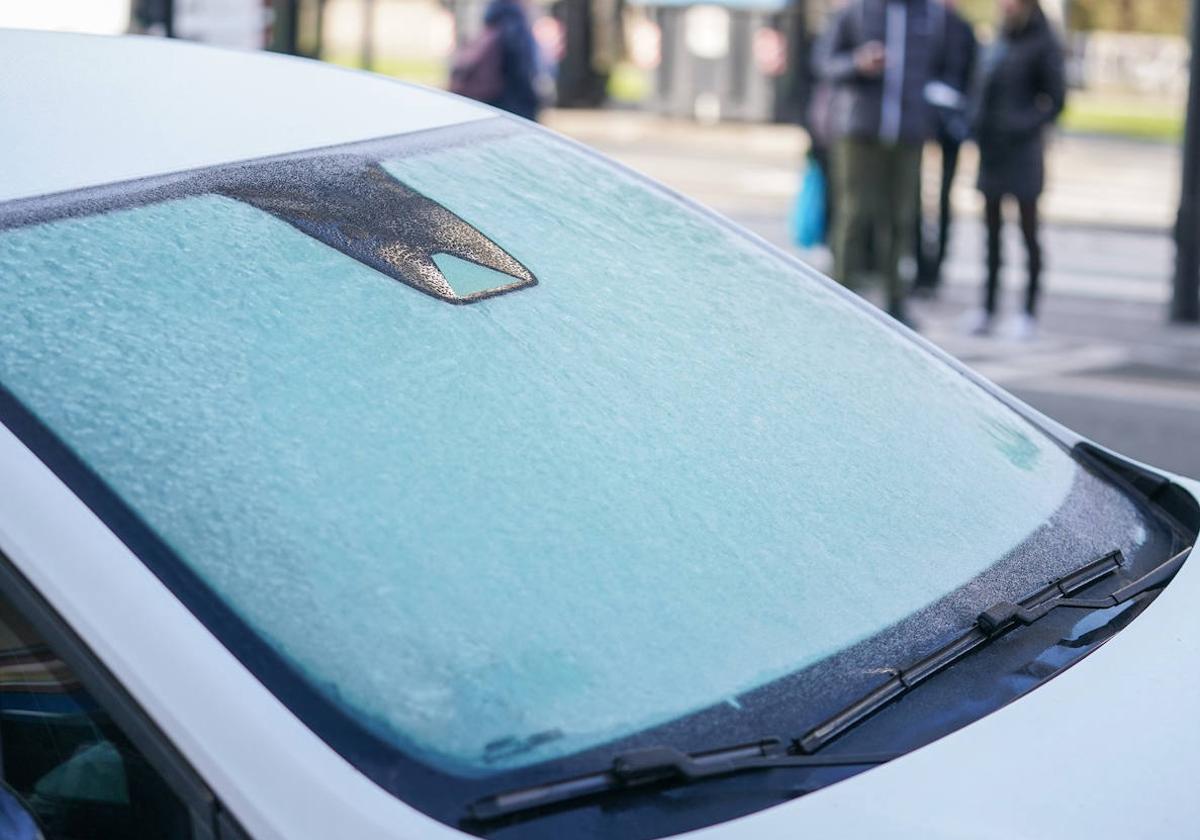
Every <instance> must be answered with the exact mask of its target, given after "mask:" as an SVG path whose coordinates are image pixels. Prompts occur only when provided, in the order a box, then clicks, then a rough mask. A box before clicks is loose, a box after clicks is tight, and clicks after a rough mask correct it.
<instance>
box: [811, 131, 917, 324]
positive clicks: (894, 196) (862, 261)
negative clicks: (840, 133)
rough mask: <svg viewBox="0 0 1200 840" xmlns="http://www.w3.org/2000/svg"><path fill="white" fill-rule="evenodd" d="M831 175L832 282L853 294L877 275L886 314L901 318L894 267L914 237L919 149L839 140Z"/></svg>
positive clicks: (902, 281) (903, 288) (901, 289)
mask: <svg viewBox="0 0 1200 840" xmlns="http://www.w3.org/2000/svg"><path fill="white" fill-rule="evenodd" d="M833 172H834V179H833V180H834V189H835V190H836V198H835V201H834V207H835V208H837V209H836V211H835V218H834V223H833V241H832V246H833V272H834V278H835V279H836V280H837V281H838V282H839V283H841V284H842V285H844V286H846V287H848V288H851V289H858V288H860V287H861V285H862V282H863V278H864V275H865V274H866V273H867V272H868V271H870V270H871V269H873V268H874V269H876V270H878V271H879V273H880V274H881V275H882V276H883V280H884V292H885V294H886V297H887V308H888V312H890V313H891V314H892V315H894V316H896V317H903V316H904V300H905V297H906V295H907V281H906V278H903V277H901V274H900V266H901V261H902V260H903V259H904V257H906V256H907V257H912V256H913V248H914V245H915V243H916V238H917V196H918V190H919V189H920V177H921V144H919V143H896V144H887V143H881V142H879V141H876V140H863V139H859V138H853V137H848V138H844V139H842V140H840V141H839V142H838V144H837V146H836V147H835V148H834V150H833ZM871 255H874V258H875V259H874V260H873V262H874V265H872V264H871V262H872V260H871V259H870V256H871Z"/></svg>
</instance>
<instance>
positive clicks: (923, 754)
mask: <svg viewBox="0 0 1200 840" xmlns="http://www.w3.org/2000/svg"><path fill="white" fill-rule="evenodd" d="M1176 480H1177V482H1178V483H1179V484H1180V485H1181V486H1183V487H1184V488H1185V489H1187V490H1188V492H1190V493H1191V494H1192V495H1193V496H1196V497H1197V498H1200V482H1196V481H1190V480H1186V479H1176ZM1197 601H1200V565H1198V564H1197V563H1194V562H1193V563H1185V564H1184V566H1183V568H1182V569H1181V570H1180V572H1179V573H1178V574H1177V575H1176V576H1175V579H1174V580H1173V581H1172V583H1171V585H1170V586H1168V587H1167V588H1166V589H1164V590H1163V592H1162V594H1161V595H1159V597H1158V598H1157V599H1155V601H1154V602H1153V603H1152V604H1151V605H1150V606H1149V607H1148V608H1147V609H1146V610H1145V611H1144V612H1143V613H1142V614H1141V615H1139V616H1138V618H1137V620H1136V621H1134V622H1132V623H1131V624H1130V625H1129V626H1128V627H1126V628H1125V629H1124V630H1122V631H1121V632H1120V633H1118V634H1117V635H1116V636H1114V637H1113V638H1112V639H1111V640H1110V641H1109V642H1108V643H1107V644H1105V645H1103V646H1102V647H1101V648H1099V649H1098V650H1096V651H1095V652H1094V653H1093V654H1091V655H1090V656H1088V657H1087V658H1086V659H1084V660H1083V661H1082V662H1080V663H1079V664H1078V665H1076V666H1075V667H1073V668H1069V669H1068V670H1066V671H1064V672H1063V673H1062V674H1060V675H1058V676H1057V677H1055V678H1054V679H1052V680H1050V681H1049V682H1047V683H1046V684H1044V685H1042V686H1041V687H1039V688H1037V689H1035V690H1034V691H1032V692H1030V693H1029V694H1028V695H1026V696H1024V697H1022V698H1021V699H1020V700H1018V701H1016V702H1014V703H1011V704H1010V705H1008V706H1006V707H1005V708H1003V709H1000V710H999V711H996V712H994V713H993V714H990V715H987V716H986V717H984V718H982V719H980V720H979V721H977V722H975V723H973V724H971V725H970V726H967V727H964V728H963V729H960V730H958V731H957V732H954V733H952V734H950V735H948V736H946V737H945V738H942V739H940V740H938V741H935V742H934V743H932V744H930V745H929V746H927V747H924V748H922V749H919V750H916V751H915V752H912V753H909V754H907V755H905V756H903V757H901V758H898V759H896V760H895V761H892V762H890V763H888V764H886V765H883V766H881V767H879V768H876V769H874V770H871V771H868V772H866V773H862V774H860V775H857V776H855V777H853V778H851V779H848V780H846V781H844V782H842V783H840V784H836V785H832V786H830V787H827V788H824V789H822V790H820V791H817V792H815V793H812V794H809V795H808V796H805V797H803V798H802V799H797V800H794V801H792V802H790V803H788V804H786V805H781V806H779V807H776V808H771V809H768V810H766V811H760V812H758V813H755V814H752V815H749V816H747V817H743V818H741V819H738V820H733V821H731V822H727V823H722V824H720V825H718V826H713V827H711V828H707V829H702V830H700V831H694V832H691V833H688V834H686V835H680V837H686V838H687V839H688V840H726V838H748V837H753V838H755V840H774V838H779V839H780V840H783V838H787V839H788V840H792V838H795V837H797V836H799V835H798V832H800V831H803V832H804V835H805V836H809V837H878V836H887V837H891V838H909V837H911V838H925V839H926V840H928V838H956V840H957V838H962V837H972V838H991V837H996V838H1007V840H1011V838H1033V837H1056V838H1062V837H1088V838H1109V837H1112V838H1117V837H1180V836H1185V835H1188V834H1190V833H1191V832H1194V831H1195V826H1196V825H1198V824H1200V798H1198V797H1196V795H1195V784H1196V783H1195V779H1196V778H1197V776H1200V725H1198V724H1197V719H1196V714H1197V712H1196V710H1197V709H1200V670H1197V669H1196V668H1195V667H1194V665H1195V663H1196V662H1200V632H1197V625H1196V611H1195V604H1196V603H1197Z"/></svg>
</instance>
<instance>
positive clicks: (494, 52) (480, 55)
mask: <svg viewBox="0 0 1200 840" xmlns="http://www.w3.org/2000/svg"><path fill="white" fill-rule="evenodd" d="M450 91H451V92H452V93H457V94H458V95H459V96H466V97H469V98H471V99H476V100H479V101H480V102H495V101H496V100H497V99H499V98H500V95H501V94H502V93H503V92H504V40H503V38H501V35H500V29H499V28H498V27H493V26H489V27H487V28H486V29H484V30H483V32H481V33H479V36H478V37H476V38H475V39H474V40H472V41H470V42H468V43H467V44H465V45H464V46H462V47H461V48H460V49H459V50H458V52H457V53H456V54H455V56H454V61H453V63H452V64H451V66H450Z"/></svg>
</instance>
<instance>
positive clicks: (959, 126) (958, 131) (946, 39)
mask: <svg viewBox="0 0 1200 840" xmlns="http://www.w3.org/2000/svg"><path fill="white" fill-rule="evenodd" d="M944 14H945V18H946V19H945V24H944V27H945V28H944V31H943V36H942V61H941V72H940V74H939V77H940V79H941V81H943V82H945V83H946V84H947V85H949V86H950V87H952V88H954V89H955V90H956V91H958V92H959V93H960V94H962V96H963V100H964V101H965V100H966V99H967V98H968V97H969V96H970V95H971V91H972V89H973V86H972V81H973V78H974V73H975V64H976V59H977V56H976V53H977V52H978V48H979V44H978V42H976V40H975V31H974V30H973V29H972V28H971V24H969V23H967V21H966V20H964V19H963V17H962V15H960V14H959V13H958V12H956V11H954V10H953V9H945V11H944ZM938 117H939V119H938V128H937V138H938V140H939V141H940V142H942V143H961V142H962V141H963V140H964V139H965V138H966V136H967V134H968V130H969V127H968V125H967V119H968V117H967V114H966V109H965V108H963V107H960V108H957V109H954V110H940V111H939V112H938Z"/></svg>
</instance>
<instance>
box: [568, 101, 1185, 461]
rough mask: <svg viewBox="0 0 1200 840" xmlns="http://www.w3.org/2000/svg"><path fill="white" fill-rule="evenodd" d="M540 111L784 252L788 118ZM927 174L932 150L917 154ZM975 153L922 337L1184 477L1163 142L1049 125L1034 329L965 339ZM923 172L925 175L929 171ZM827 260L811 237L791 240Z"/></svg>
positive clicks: (973, 280)
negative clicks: (715, 121)
mask: <svg viewBox="0 0 1200 840" xmlns="http://www.w3.org/2000/svg"><path fill="white" fill-rule="evenodd" d="M547 123H548V124H549V125H550V126H551V127H552V128H555V129H557V130H559V131H562V132H564V133H566V134H568V135H570V136H573V137H575V138H576V139H579V140H581V141H583V142H584V143H587V144H588V145H591V146H594V147H596V148H598V149H600V150H601V151H603V152H606V153H607V154H609V155H611V156H612V157H614V158H616V159H617V160H620V161H621V162H623V163H625V164H627V165H629V166H631V167H633V168H634V169H638V170H640V171H642V172H644V173H646V174H648V175H650V176H651V177H653V178H656V179H658V180H660V181H663V182H664V183H666V184H667V185H668V186H670V187H672V188H674V189H676V190H678V191H680V192H682V193H684V194H686V195H689V196H690V197H692V198H695V199H697V200H699V201H701V202H702V203H704V204H707V205H709V206H711V207H713V208H714V209H716V210H717V211H719V212H721V213H724V214H725V215H727V216H729V217H731V218H732V219H734V220H735V221H737V222H739V223H740V224H742V225H744V226H746V227H748V228H750V229H751V230H753V231H754V232H756V233H758V234H759V235H760V236H762V237H764V238H765V239H767V240H768V241H770V242H772V243H773V244H776V245H778V246H780V247H782V248H784V249H785V250H789V251H792V252H796V251H795V249H794V248H793V247H792V245H791V243H790V242H789V240H788V233H787V213H788V210H789V207H790V204H791V201H792V199H793V198H794V196H795V190H796V188H797V184H798V182H799V172H800V168H801V165H802V163H801V162H802V160H803V151H804V142H805V141H804V138H803V133H802V132H801V131H799V130H798V129H796V128H793V127H790V126H764V125H719V126H712V127H707V126H698V125H695V124H692V123H688V122H682V121H677V120H668V119H664V118H660V117H656V116H653V115H648V114H643V113H638V112H623V111H559V112H551V113H550V114H549V115H548V119H547ZM926 163H927V165H929V171H930V172H934V171H936V169H935V167H936V154H933V155H930V156H929V159H927V161H926ZM974 167H975V156H974V154H973V152H969V151H966V150H964V155H963V160H962V165H961V167H960V172H959V176H958V179H957V180H956V187H955V192H954V203H955V208H956V210H957V217H956V222H955V224H954V227H953V230H952V233H951V247H950V252H949V254H948V258H947V264H946V267H945V270H944V275H943V276H944V282H943V287H942V289H941V291H940V294H939V296H938V298H937V299H936V300H933V301H917V302H916V303H915V305H914V314H915V317H916V318H917V319H918V321H919V324H920V327H921V331H922V333H923V334H924V335H925V336H926V337H928V338H930V339H931V340H932V341H934V342H935V343H937V344H938V345H939V346H941V347H943V348H944V349H945V350H947V351H948V352H950V353H951V354H953V355H955V356H956V357H958V358H960V359H962V360H963V361H965V362H966V363H967V364H969V365H971V366H972V367H974V368H975V369H977V370H979V371H980V372H981V373H983V374H984V375H985V376H988V377H989V378H991V379H993V380H994V381H996V382H998V383H1000V384H1001V385H1003V386H1005V387H1006V388H1008V389H1009V390H1011V391H1013V392H1014V393H1016V394H1017V395H1018V396H1020V397H1021V398H1022V399H1024V400H1026V401H1027V402H1029V403H1030V404H1032V405H1033V406H1034V407H1036V408H1038V409H1039V410H1042V411H1044V412H1045V413H1047V414H1049V415H1050V416H1052V417H1055V418H1056V419H1058V420H1060V421H1062V422H1063V423H1064V424H1066V425H1067V426H1069V427H1071V428H1073V429H1075V430H1077V431H1079V432H1081V433H1082V434H1085V435H1088V436H1090V437H1092V438H1094V439H1096V440H1098V441H1099V442H1101V443H1104V444H1107V445H1111V446H1113V447H1115V448H1117V449H1119V450H1121V451H1122V452H1124V453H1126V454H1128V455H1130V456H1132V457H1135V458H1139V459H1141V460H1144V461H1147V462H1149V463H1152V464H1156V465H1158V466H1162V467H1165V468H1167V469H1172V470H1175V471H1177V472H1182V473H1185V474H1188V475H1192V476H1200V328H1197V327H1185V326H1172V325H1169V324H1168V323H1167V321H1166V305H1167V301H1168V300H1169V298H1170V292H1171V287H1170V284H1171V276H1172V269H1173V264H1174V248H1173V244H1172V242H1171V239H1170V237H1169V234H1168V231H1169V229H1170V225H1171V223H1172V220H1173V217H1174V212H1175V202H1176V200H1177V199H1176V195H1177V191H1178V188H1177V186H1176V185H1177V182H1178V171H1179V154H1178V150H1177V149H1175V148H1174V147H1172V146H1169V145H1163V144H1154V143H1146V142H1140V141H1123V140H1113V139H1108V138H1091V137H1073V136H1063V137H1059V138H1056V141H1055V142H1054V143H1053V145H1052V146H1051V150H1050V153H1049V160H1048V163H1047V168H1048V172H1049V183H1048V189H1047V192H1046V195H1045V197H1044V200H1043V216H1044V218H1045V220H1046V226H1045V230H1044V234H1043V251H1044V253H1045V262H1046V268H1045V271H1044V274H1043V284H1044V289H1045V294H1044V297H1043V303H1042V310H1041V313H1040V314H1041V318H1040V322H1041V323H1040V330H1039V334H1038V337H1037V338H1036V339H1035V340H1033V341H1029V342H1016V341H1012V340H1008V339H1005V338H1004V337H1003V325H1002V328H1001V335H999V336H998V337H992V338H977V337H971V336H967V335H965V334H964V333H963V331H962V329H961V328H960V326H961V323H962V320H963V317H964V314H965V313H966V312H967V311H968V310H969V309H971V308H973V307H974V306H976V305H977V302H978V299H979V295H980V289H981V286H982V282H983V228H982V224H981V222H980V218H979V217H980V210H981V202H980V201H979V199H978V197H977V194H976V193H975V191H974V189H973V185H974ZM934 183H936V181H934ZM1015 227H1016V225H1015V223H1014V224H1011V225H1009V230H1007V232H1006V242H1005V253H1006V260H1005V263H1006V273H1005V278H1004V280H1005V294H1004V296H1003V299H1002V302H1003V307H1004V310H1003V311H1005V312H1009V313H1012V312H1016V311H1017V310H1018V306H1019V298H1020V295H1021V292H1022V291H1023V285H1024V279H1023V276H1022V268H1023V265H1024V255H1023V253H1022V250H1021V245H1020V240H1019V236H1018V234H1017V232H1016V230H1015ZM799 255H800V257H801V258H802V259H804V260H805V261H806V262H809V263H810V264H812V265H814V266H816V267H817V268H820V269H821V270H827V269H828V253H827V252H825V251H824V250H823V249H817V250H814V251H808V252H799Z"/></svg>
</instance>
